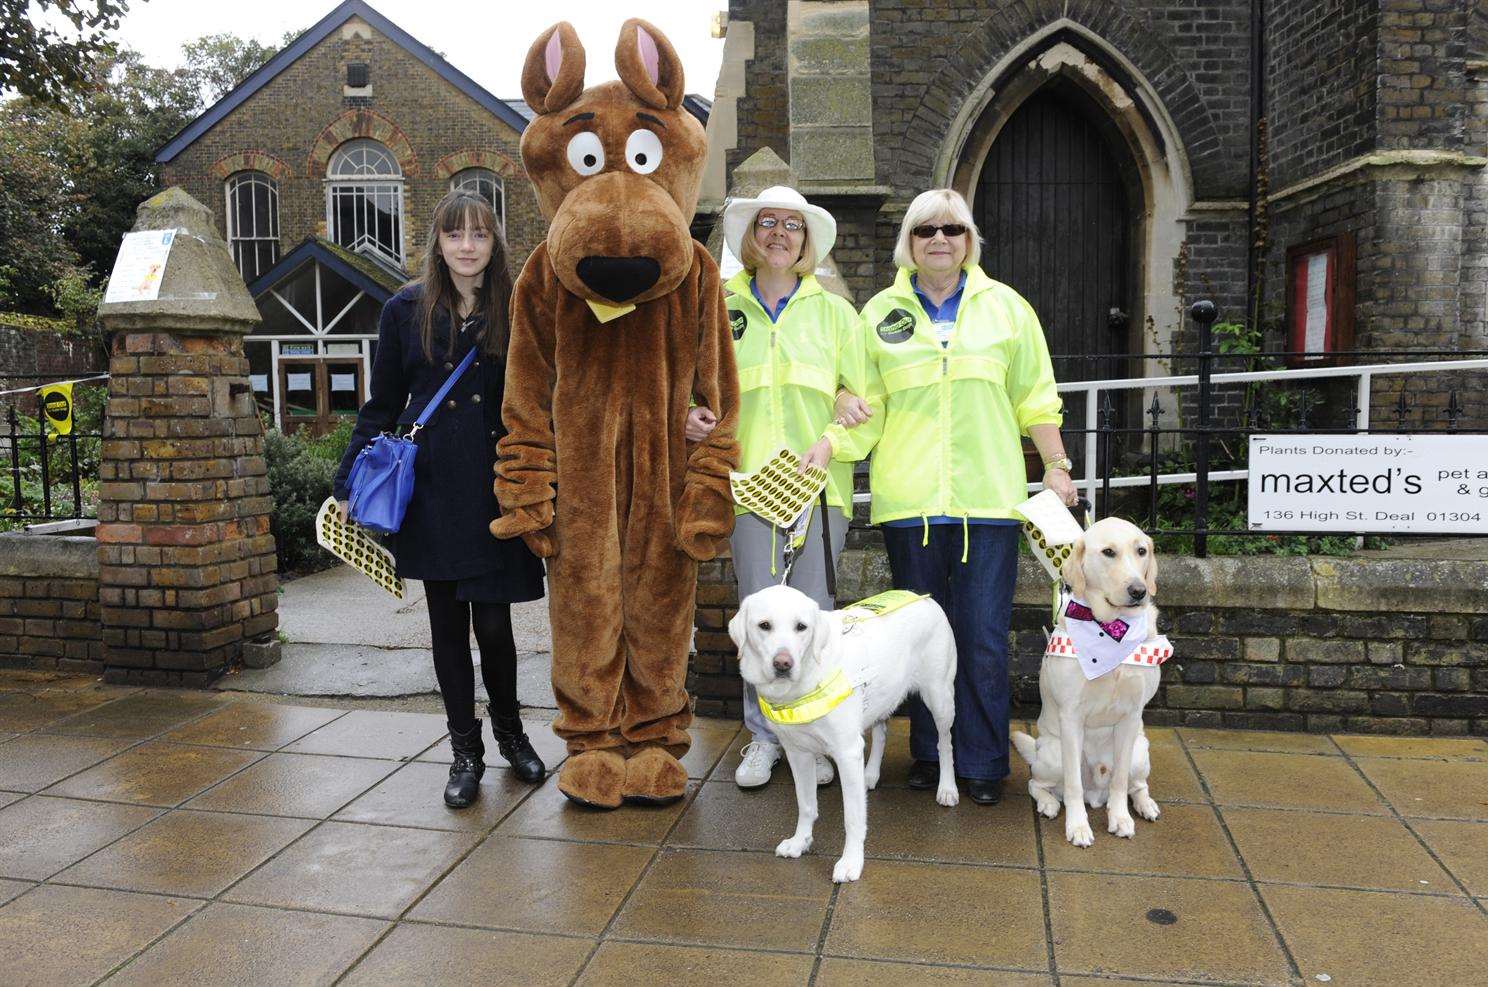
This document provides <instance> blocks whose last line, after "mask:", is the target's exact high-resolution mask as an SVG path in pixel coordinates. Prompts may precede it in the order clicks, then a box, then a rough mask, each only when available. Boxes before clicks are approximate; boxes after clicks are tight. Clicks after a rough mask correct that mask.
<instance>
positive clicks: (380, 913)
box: [224, 822, 489, 918]
mask: <svg viewBox="0 0 1488 987" xmlns="http://www.w3.org/2000/svg"><path fill="white" fill-rule="evenodd" d="M475 842H476V836H475V835H474V834H472V833H449V832H438V831H435V830H428V829H407V828H403V827H396V826H366V825H361V824H358V823H342V822H328V823H323V824H322V825H320V826H318V827H316V829H314V830H313V831H312V832H310V833H309V834H308V835H306V836H305V837H303V838H302V839H300V840H299V842H297V843H295V844H294V845H293V846H291V847H290V848H289V849H288V850H285V851H284V852H283V853H281V854H279V855H278V856H277V857H275V858H274V859H273V860H271V861H269V862H268V863H267V864H265V865H264V866H263V867H261V868H259V869H258V870H257V871H255V872H254V873H253V874H252V875H250V876H249V877H248V878H247V879H245V880H244V881H242V882H241V883H239V884H237V885H236V886H235V887H233V888H232V890H230V891H228V892H227V894H226V895H225V896H224V900H227V901H236V902H239V903H242V904H248V905H277V906H280V907H283V908H303V909H310V910H312V911H327V912H341V913H343V914H351V915H366V916H368V917H372V918H397V917H398V916H399V915H400V914H401V913H402V912H403V910H404V909H406V908H407V907H408V906H409V905H411V904H413V902H414V900H415V899H416V898H418V896H419V895H421V894H422V893H423V892H424V891H425V890H427V889H428V888H429V886H430V885H432V884H433V883H434V882H435V881H436V880H438V879H439V876H440V875H441V874H443V873H444V871H445V870H446V869H447V868H449V867H450V866H451V865H452V864H454V862H455V861H456V860H457V859H458V858H459V857H460V856H461V855H462V854H464V853H465V852H466V851H468V850H469V849H470V848H471V847H472V846H474V845H475ZM369 875H376V877H375V879H369ZM488 892H489V889H488Z"/></svg>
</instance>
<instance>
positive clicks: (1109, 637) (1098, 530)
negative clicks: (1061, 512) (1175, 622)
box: [1012, 518, 1172, 847]
mask: <svg viewBox="0 0 1488 987" xmlns="http://www.w3.org/2000/svg"><path fill="white" fill-rule="evenodd" d="M1061 571H1062V574H1063V576H1064V581H1065V587H1066V591H1065V592H1063V593H1062V596H1061V602H1060V605H1059V619H1058V621H1057V626H1056V627H1055V630H1054V634H1053V635H1051V637H1050V642H1049V647H1048V649H1047V650H1046V651H1045V653H1044V660H1043V665H1042V667H1041V668H1040V669H1039V695H1040V696H1041V697H1042V699H1043V711H1042V712H1041V713H1040V714H1039V720H1038V734H1039V735H1038V739H1037V740H1035V739H1034V738H1032V737H1030V736H1028V735H1027V734H1025V733H1019V732H1014V733H1013V735H1012V741H1013V746H1014V747H1016V748H1017V750H1018V753H1019V754H1020V755H1021V756H1022V757H1023V759H1024V760H1025V761H1027V762H1028V764H1029V766H1030V767H1031V768H1032V769H1033V777H1032V778H1031V779H1030V781H1029V782H1028V793H1029V794H1030V795H1032V796H1033V800H1034V801H1035V802H1036V803H1037V804H1038V809H1039V812H1041V813H1043V814H1044V815H1045V816H1048V817H1049V818H1050V819H1053V818H1054V817H1055V816H1057V815H1059V803H1060V802H1061V801H1063V802H1064V835H1065V838H1066V839H1067V840H1069V841H1070V842H1071V843H1073V844H1074V845H1075V846H1082V847H1084V846H1090V845H1091V844H1092V843H1094V842H1095V837H1094V835H1093V834H1092V833H1091V830H1090V820H1089V816H1088V814H1087V813H1086V810H1085V805H1086V803H1087V802H1088V803H1089V804H1090V805H1092V806H1096V807H1099V806H1100V805H1102V804H1105V805H1106V815H1107V818H1108V820H1109V824H1108V825H1107V827H1106V828H1107V829H1108V830H1109V831H1110V832H1111V833H1114V834H1115V835H1117V836H1122V837H1130V836H1132V835H1133V834H1134V833H1135V832H1136V824H1135V823H1134V822H1133V821H1132V816H1131V810H1130V808H1129V807H1128V804H1127V797H1128V795H1130V797H1131V802H1132V805H1134V806H1135V807H1136V810H1137V814H1138V815H1140V816H1141V817H1142V818H1144V819H1148V820H1155V819H1156V818H1157V817H1158V814H1159V809H1158V807H1157V803H1156V802H1154V801H1153V800H1152V796H1151V795H1150V794H1149V793H1148V790H1147V776H1148V774H1149V773H1150V772H1151V768H1152V765H1151V761H1150V759H1149V757H1148V745H1147V737H1146V735H1145V734H1143V732H1142V710H1143V709H1144V708H1145V707H1146V705H1147V702H1148V700H1150V699H1151V698H1152V696H1153V694H1155V693H1156V692H1157V686H1158V680H1159V678H1160V677H1161V674H1162V673H1161V669H1160V668H1159V666H1160V665H1161V664H1162V662H1163V661H1165V660H1166V659H1167V656H1168V655H1169V654H1171V653H1172V649H1171V647H1170V646H1169V645H1168V643H1167V639H1166V638H1163V637H1161V636H1160V635H1158V633H1157V607H1155V606H1154V605H1153V603H1152V599H1153V597H1155V596H1156V595H1157V561H1156V558H1155V556H1154V554H1153V549H1152V539H1151V538H1148V537H1147V536H1146V535H1145V534H1143V533H1142V531H1141V529H1139V528H1137V527H1136V526H1135V525H1133V524H1131V523H1129V522H1127V521H1122V520H1120V519H1118V518H1106V519H1105V520H1103V521H1099V522H1097V523H1096V524H1094V525H1092V526H1091V527H1090V530H1088V531H1086V532H1085V533H1084V535H1082V536H1081V538H1080V540H1079V541H1078V542H1076V543H1075V545H1074V547H1073V550H1072V551H1071V552H1070V556H1069V558H1068V559H1067V560H1066V561H1065V563H1064V567H1063V569H1062V570H1061Z"/></svg>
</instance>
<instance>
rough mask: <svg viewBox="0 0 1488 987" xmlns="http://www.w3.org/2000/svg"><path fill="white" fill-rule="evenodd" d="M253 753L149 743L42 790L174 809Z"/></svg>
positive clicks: (251, 757)
mask: <svg viewBox="0 0 1488 987" xmlns="http://www.w3.org/2000/svg"><path fill="white" fill-rule="evenodd" d="M263 756H264V755H263V754H261V753H259V752H258V751H241V750H231V749H228V748H224V747H193V746H187V745H185V744H167V743H163V742H160V741H150V742H148V743H144V744H141V745H139V746H138V747H133V748H130V749H129V750H127V751H125V752H124V753H122V754H120V755H118V756H117V757H113V758H110V759H109V760H107V761H104V762H103V763H102V764H99V765H97V766H95V767H92V768H89V769H88V770H86V771H83V772H81V773H80V774H75V775H73V776H72V777H71V778H68V779H67V780H66V781H62V782H58V783H57V784H55V785H53V786H52V787H51V788H48V789H47V790H46V793H47V794H48V795H62V796H67V797H69V798H81V799H98V800H100V801H105V802H132V803H136V804H139V805H160V806H174V805H180V804H181V803H182V802H184V801H186V800H187V799H189V798H191V796H193V795H195V794H197V793H198V792H201V791H205V790H206V789H208V788H210V787H211V786H213V785H215V784H217V783H218V782H219V781H222V780H223V779H224V778H226V777H228V776H229V775H233V774H236V773H237V772H238V771H241V770H242V769H243V768H246V767H247V766H248V765H250V764H252V763H253V762H254V761H257V760H258V759H259V758H261V757H263Z"/></svg>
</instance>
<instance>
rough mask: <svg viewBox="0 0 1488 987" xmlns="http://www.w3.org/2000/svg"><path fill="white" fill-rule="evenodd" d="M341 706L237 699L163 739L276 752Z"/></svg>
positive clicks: (322, 723) (329, 718) (317, 726)
mask: <svg viewBox="0 0 1488 987" xmlns="http://www.w3.org/2000/svg"><path fill="white" fill-rule="evenodd" d="M345 715H346V711H345V710H340V709H316V708H312V707H306V706H282V705H279V704H277V703H258V702H236V703H233V704H232V705H231V706H229V707H227V708H226V709H224V710H222V711H220V712H217V713H211V714H209V715H207V716H204V717H202V718H201V719H199V720H196V721H195V722H193V723H188V724H187V725H186V726H184V727H177V728H176V729H174V730H172V731H170V732H169V733H167V734H166V735H165V736H164V737H163V738H161V739H163V740H169V741H173V742H175V743H178V744H204V745H206V746H209V747H240V748H246V749H248V750H260V751H275V750H278V749H279V748H281V747H283V746H284V745H286V744H292V743H294V742H295V741H296V740H299V739H300V738H301V737H303V736H305V734H307V733H310V732H311V731H314V730H318V729H320V728H321V727H323V726H325V725H326V724H327V723H330V722H331V721H332V720H335V719H337V718H339V717H341V716H345Z"/></svg>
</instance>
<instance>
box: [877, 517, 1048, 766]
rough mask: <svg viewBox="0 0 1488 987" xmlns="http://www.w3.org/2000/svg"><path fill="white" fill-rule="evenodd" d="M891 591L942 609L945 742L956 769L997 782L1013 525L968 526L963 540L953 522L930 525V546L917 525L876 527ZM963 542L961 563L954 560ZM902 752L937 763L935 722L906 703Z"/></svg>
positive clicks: (1004, 750) (1006, 702)
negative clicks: (951, 719) (946, 638)
mask: <svg viewBox="0 0 1488 987" xmlns="http://www.w3.org/2000/svg"><path fill="white" fill-rule="evenodd" d="M882 530H883V535H884V544H885V546H886V547H887V548H888V553H889V572H890V574H891V575H892V577H893V581H894V588H895V589H907V590H911V591H913V592H916V593H929V594H930V595H931V596H933V597H934V598H935V602H936V603H939V604H940V606H941V609H943V610H945V612H946V616H947V617H949V618H950V621H951V631H952V633H953V634H954V635H955V638H956V722H955V725H954V726H953V727H952V728H951V744H952V746H953V748H954V749H955V755H956V774H957V775H958V776H959V777H962V778H976V779H982V780H986V781H998V780H1000V779H1002V778H1006V777H1007V775H1008V715H1009V707H1010V705H1011V701H1012V699H1011V689H1010V687H1009V685H1008V625H1009V624H1010V623H1011V622H1012V616H1013V586H1014V584H1015V583H1016V581H1017V578H1018V539H1019V537H1020V536H1021V534H1020V531H1019V529H1018V526H1017V525H1011V524H1009V525H993V524H974V525H971V526H970V527H969V528H968V529H966V535H965V538H967V539H968V540H969V541H968V542H963V534H962V530H963V529H962V527H961V525H959V524H933V525H931V526H930V543H929V544H928V545H921V542H922V541H923V540H924V538H925V531H924V529H923V528H920V527H913V528H895V527H884V528H883V529H882ZM963 547H964V549H965V551H966V561H965V562H964V563H963V562H962V561H961V554H962V551H963ZM909 717H910V728H909V752H910V755H911V756H913V757H914V758H915V760H917V761H939V756H938V755H937V754H936V749H935V748H936V733H935V721H934V720H933V719H931V717H930V711H929V710H928V709H926V708H925V704H924V703H922V702H920V700H919V697H918V696H916V697H914V698H913V699H911V700H910V712H909Z"/></svg>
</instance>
